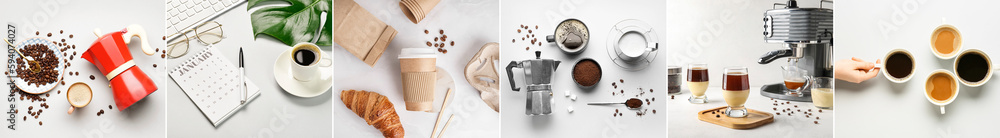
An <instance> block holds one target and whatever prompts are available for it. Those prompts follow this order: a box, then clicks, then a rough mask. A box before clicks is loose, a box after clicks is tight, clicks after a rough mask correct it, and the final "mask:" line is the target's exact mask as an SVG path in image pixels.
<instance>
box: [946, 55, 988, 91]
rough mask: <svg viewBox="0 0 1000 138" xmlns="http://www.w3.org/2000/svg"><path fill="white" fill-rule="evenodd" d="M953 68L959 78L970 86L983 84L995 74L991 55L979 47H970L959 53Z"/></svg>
mask: <svg viewBox="0 0 1000 138" xmlns="http://www.w3.org/2000/svg"><path fill="white" fill-rule="evenodd" d="M952 69H953V70H954V71H955V75H956V76H958V80H959V81H960V82H962V84H965V86H970V87H979V86H982V85H983V84H986V82H987V81H989V80H990V76H993V63H992V62H991V60H990V57H989V56H987V55H986V52H983V51H982V50H979V49H968V50H965V51H963V52H962V53H961V54H958V57H957V58H955V64H954V65H953V67H952Z"/></svg>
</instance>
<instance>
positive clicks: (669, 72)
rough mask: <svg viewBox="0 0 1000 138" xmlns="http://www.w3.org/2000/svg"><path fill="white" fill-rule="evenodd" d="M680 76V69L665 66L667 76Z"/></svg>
mask: <svg viewBox="0 0 1000 138" xmlns="http://www.w3.org/2000/svg"><path fill="white" fill-rule="evenodd" d="M676 74H681V67H678V66H673V65H671V66H667V75H676Z"/></svg>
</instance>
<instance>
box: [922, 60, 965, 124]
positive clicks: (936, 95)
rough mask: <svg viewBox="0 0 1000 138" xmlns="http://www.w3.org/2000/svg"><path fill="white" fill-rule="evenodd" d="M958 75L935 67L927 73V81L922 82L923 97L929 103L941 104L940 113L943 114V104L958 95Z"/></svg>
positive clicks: (948, 102)
mask: <svg viewBox="0 0 1000 138" xmlns="http://www.w3.org/2000/svg"><path fill="white" fill-rule="evenodd" d="M958 79H959V78H958V77H957V76H955V74H953V73H951V72H950V71H948V70H945V69H937V70H934V71H933V72H931V74H930V75H927V82H926V83H925V84H924V97H927V101H930V102H931V104H934V105H938V106H941V114H944V113H945V112H944V106H945V105H948V104H951V102H953V101H955V98H957V97H958V92H959V91H958V88H959V86H958Z"/></svg>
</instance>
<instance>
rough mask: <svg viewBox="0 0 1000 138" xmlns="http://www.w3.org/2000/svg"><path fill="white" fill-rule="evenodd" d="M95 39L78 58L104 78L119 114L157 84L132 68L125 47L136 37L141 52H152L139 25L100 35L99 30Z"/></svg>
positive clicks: (148, 53)
mask: <svg viewBox="0 0 1000 138" xmlns="http://www.w3.org/2000/svg"><path fill="white" fill-rule="evenodd" d="M94 35H98V38H97V40H95V41H94V43H93V44H91V45H90V48H89V49H87V51H86V52H83V55H82V56H81V57H82V58H84V59H87V61H90V63H93V64H94V66H97V69H99V70H101V73H102V74H104V75H105V77H107V79H108V81H109V84H111V88H112V89H113V94H114V98H115V105H116V106H118V111H122V110H125V109H126V108H128V107H129V106H131V105H132V104H134V103H135V102H138V101H139V100H142V99H143V98H145V97H146V96H147V95H149V94H150V93H153V91H156V90H157V88H156V84H155V83H154V82H153V80H152V79H149V76H147V75H146V73H143V72H142V70H140V69H139V67H137V66H135V65H136V64H135V62H134V61H133V60H132V54H131V53H130V52H129V51H128V44H129V41H130V39H131V38H132V36H139V39H140V40H141V41H142V42H141V43H142V47H143V48H142V49H143V53H145V54H147V55H153V53H154V51H152V50H147V49H151V48H149V45H148V43H147V42H146V37H145V36H146V33H145V30H143V29H142V27H141V26H138V25H130V26H129V27H127V28H125V29H124V30H121V31H115V32H111V33H108V34H104V35H103V36H102V35H100V30H96V29H95V30H94Z"/></svg>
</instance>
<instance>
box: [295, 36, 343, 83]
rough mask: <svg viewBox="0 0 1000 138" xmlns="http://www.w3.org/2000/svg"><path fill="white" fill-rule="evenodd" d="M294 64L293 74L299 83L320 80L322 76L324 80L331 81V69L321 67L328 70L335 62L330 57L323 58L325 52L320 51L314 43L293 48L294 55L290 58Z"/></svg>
mask: <svg viewBox="0 0 1000 138" xmlns="http://www.w3.org/2000/svg"><path fill="white" fill-rule="evenodd" d="M290 60H291V62H292V64H290V66H291V74H292V77H294V78H295V80H298V81H313V80H316V79H320V77H321V76H322V79H323V80H326V79H329V78H330V76H333V75H330V71H329V69H321V67H323V68H326V67H330V66H332V65H333V60H332V59H331V58H328V57H323V52H322V51H321V50H320V49H319V46H316V44H313V43H298V44H295V46H293V47H292V54H291V58H290Z"/></svg>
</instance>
